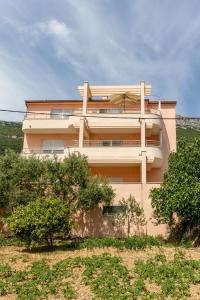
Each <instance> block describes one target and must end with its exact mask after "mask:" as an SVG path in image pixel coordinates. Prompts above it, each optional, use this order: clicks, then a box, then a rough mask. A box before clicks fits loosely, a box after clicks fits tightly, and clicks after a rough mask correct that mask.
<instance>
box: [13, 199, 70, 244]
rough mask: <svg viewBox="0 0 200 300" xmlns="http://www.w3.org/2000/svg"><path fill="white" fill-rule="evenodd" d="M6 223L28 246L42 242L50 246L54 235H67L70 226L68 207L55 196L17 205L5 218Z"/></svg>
mask: <svg viewBox="0 0 200 300" xmlns="http://www.w3.org/2000/svg"><path fill="white" fill-rule="evenodd" d="M7 223H8V227H9V229H10V230H11V232H12V233H13V234H14V236H15V237H17V238H18V239H20V240H21V241H23V242H25V243H26V245H27V246H29V247H30V246H31V244H33V243H43V242H46V243H47V244H48V245H51V246H52V245H53V239H54V238H55V235H59V236H66V235H68V234H69V232H70V229H71V226H72V222H71V219H70V211H69V208H68V207H67V205H66V203H65V202H64V201H62V200H60V199H57V198H55V199H48V198H47V199H45V198H40V199H37V200H36V201H35V202H30V203H29V204H28V205H26V206H19V207H17V208H16V210H15V211H14V212H13V214H12V215H11V216H10V217H8V218H7Z"/></svg>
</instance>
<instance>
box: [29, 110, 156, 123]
mask: <svg viewBox="0 0 200 300" xmlns="http://www.w3.org/2000/svg"><path fill="white" fill-rule="evenodd" d="M140 113H141V111H140V108H138V107H135V108H126V109H123V108H120V107H119V108H106V107H105V108H90V107H88V108H87V114H140ZM145 113H147V114H148V113H153V114H157V115H160V112H159V111H158V110H156V109H146V110H145ZM70 115H75V116H76V115H78V116H79V115H80V116H81V115H82V108H77V109H72V112H71V113H68V114H67V113H52V112H51V111H49V112H44V113H43V112H38V113H37V112H27V113H26V114H25V116H24V119H29V120H35V119H36V120H46V119H51V120H61V119H63V120H67V119H69V117H70Z"/></svg>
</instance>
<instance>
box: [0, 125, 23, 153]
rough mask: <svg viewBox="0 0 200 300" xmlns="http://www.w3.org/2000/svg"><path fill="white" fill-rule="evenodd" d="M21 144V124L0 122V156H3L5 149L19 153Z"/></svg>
mask: <svg viewBox="0 0 200 300" xmlns="http://www.w3.org/2000/svg"><path fill="white" fill-rule="evenodd" d="M22 143H23V132H22V124H21V123H20V122H7V121H0V154H3V153H4V152H5V149H12V150H14V151H16V152H20V151H21V149H22Z"/></svg>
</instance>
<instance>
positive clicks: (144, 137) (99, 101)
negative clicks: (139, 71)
mask: <svg viewBox="0 0 200 300" xmlns="http://www.w3.org/2000/svg"><path fill="white" fill-rule="evenodd" d="M78 90H79V94H80V99H78V100H39V101H38V100H37V101H35V100H27V101H26V107H27V114H26V116H25V119H24V121H23V132H24V145H23V155H25V156H29V155H33V154H35V155H38V156H39V157H48V158H52V159H53V157H54V155H55V154H56V156H57V157H58V158H60V159H63V158H64V157H66V156H68V155H69V153H72V152H79V153H81V154H84V155H86V156H87V157H88V162H89V166H90V168H91V173H92V174H94V175H95V174H97V175H100V176H102V177H108V179H109V180H110V183H111V185H112V187H113V189H114V190H115V193H116V198H115V199H114V200H113V203H112V206H111V207H110V208H106V207H104V208H96V209H95V210H94V211H93V212H91V214H90V215H88V216H86V217H84V218H83V216H82V219H81V220H80V228H78V229H77V232H78V233H79V234H82V235H85V236H88V235H93V236H98V235H117V234H118V233H119V230H121V229H119V228H116V224H115V222H114V221H113V218H112V217H110V215H112V213H113V214H114V213H115V211H116V209H115V208H116V207H118V205H119V200H120V199H121V198H122V197H125V198H127V197H128V196H129V195H130V194H131V195H133V196H134V197H135V199H136V200H137V201H138V202H139V203H140V205H141V206H142V207H143V208H144V212H145V216H146V220H147V224H146V226H145V228H143V231H144V232H145V233H148V234H152V235H157V234H165V232H166V227H165V226H164V225H159V226H155V224H154V220H153V218H152V208H151V199H150V198H149V192H150V190H151V189H152V188H153V187H158V186H159V185H160V183H161V182H162V180H163V174H164V172H165V170H166V169H167V165H168V156H169V153H170V152H171V151H175V150H176V122H175V119H174V118H175V116H176V102H175V101H165V100H157V99H155V100H149V99H148V97H149V96H150V95H151V86H150V85H146V84H145V82H143V81H141V82H140V84H138V85H120V86H118V85H117V86H93V85H90V84H89V83H88V82H87V81H85V82H84V83H83V85H82V86H79V87H78ZM116 98H117V99H118V100H117V101H115V100H116ZM106 211H107V212H108V211H109V214H108V213H106ZM131 232H132V233H137V232H136V228H134V226H132V228H131Z"/></svg>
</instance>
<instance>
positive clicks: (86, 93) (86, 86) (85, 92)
mask: <svg viewBox="0 0 200 300" xmlns="http://www.w3.org/2000/svg"><path fill="white" fill-rule="evenodd" d="M83 88H84V90H83V115H84V116H85V115H86V113H87V102H88V97H89V82H88V81H84V83H83Z"/></svg>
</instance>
